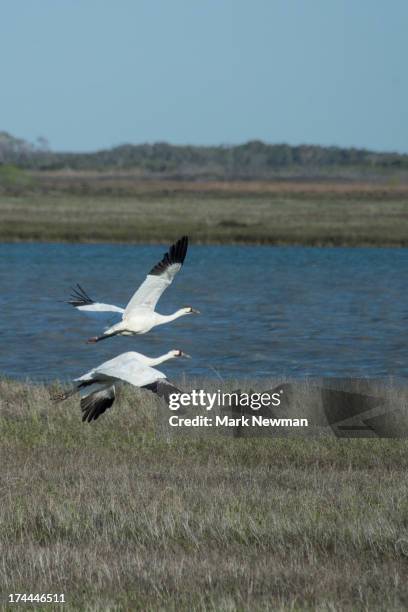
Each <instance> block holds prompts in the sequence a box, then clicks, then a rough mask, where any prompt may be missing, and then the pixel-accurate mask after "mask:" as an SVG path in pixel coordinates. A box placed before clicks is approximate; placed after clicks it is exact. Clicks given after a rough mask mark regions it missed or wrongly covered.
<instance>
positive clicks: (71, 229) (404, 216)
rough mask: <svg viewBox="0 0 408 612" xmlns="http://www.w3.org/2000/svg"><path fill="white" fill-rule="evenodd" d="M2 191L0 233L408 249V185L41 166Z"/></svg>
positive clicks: (12, 237)
mask: <svg viewBox="0 0 408 612" xmlns="http://www.w3.org/2000/svg"><path fill="white" fill-rule="evenodd" d="M33 181H34V182H33V183H32V184H31V186H30V188H29V189H28V188H27V187H24V189H23V190H21V191H19V189H15V190H13V189H11V190H9V191H8V193H3V195H0V214H1V218H2V224H1V227H0V240H2V241H17V240H42V241H70V242H71V241H72V242H96V241H100V242H168V241H171V240H173V239H174V238H177V237H178V236H180V235H181V234H182V233H187V234H189V235H190V236H191V237H192V239H193V240H194V241H195V242H196V243H200V242H201V243H249V244H251V243H252V244H276V245H281V244H300V245H310V246H315V245H317V246H320V245H331V246H333V245H334V246H335V245H347V246H407V244H408V184H402V183H397V184H393V183H392V182H388V183H387V184H376V183H373V182H367V183H364V182H354V183H353V182H347V183H346V182H343V183H342V182H333V181H332V182H330V181H328V182H321V181H320V182H307V181H303V182H302V181H291V182H290V181H289V182H288V181H275V182H269V183H265V182H259V181H254V182H234V183H227V182H225V183H223V182H210V181H209V182H191V181H190V182H187V181H165V180H163V181H147V180H139V179H138V178H137V177H135V176H134V175H128V174H122V175H121V174H119V175H118V174H117V173H115V174H114V175H109V174H98V173H73V174H70V173H68V172H61V173H48V174H47V173H41V176H40V177H39V176H37V177H34V178H33Z"/></svg>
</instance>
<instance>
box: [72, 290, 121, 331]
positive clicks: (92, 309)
mask: <svg viewBox="0 0 408 612" xmlns="http://www.w3.org/2000/svg"><path fill="white" fill-rule="evenodd" d="M67 303H68V304H71V306H73V307H74V308H76V309H77V310H79V311H80V312H83V313H85V314H88V315H91V316H92V317H93V318H96V319H98V320H99V321H101V322H103V323H105V324H106V325H108V324H109V325H113V324H114V323H116V322H119V321H120V320H121V318H122V315H123V313H124V312H125V309H124V308H121V307H120V306H114V305H113V304H104V303H103V302H95V301H94V300H93V299H92V298H90V297H89V295H88V294H87V293H86V291H85V290H84V289H83V288H82V287H81V285H79V284H78V285H77V286H76V287H74V288H73V289H72V293H71V297H70V299H69V300H68V301H67Z"/></svg>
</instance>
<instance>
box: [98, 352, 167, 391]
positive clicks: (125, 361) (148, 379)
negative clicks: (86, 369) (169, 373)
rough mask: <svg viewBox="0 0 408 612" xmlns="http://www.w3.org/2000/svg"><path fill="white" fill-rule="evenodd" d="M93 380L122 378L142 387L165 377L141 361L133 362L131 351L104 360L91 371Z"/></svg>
mask: <svg viewBox="0 0 408 612" xmlns="http://www.w3.org/2000/svg"><path fill="white" fill-rule="evenodd" d="M93 372H94V374H93V376H94V380H97V381H103V380H112V379H116V380H123V381H125V382H127V383H129V384H131V385H134V386H135V387H143V386H145V385H148V384H151V383H153V382H155V381H156V380H159V379H160V378H166V376H165V374H163V372H160V371H159V370H156V369H155V368H152V367H150V366H147V365H144V364H142V363H135V358H134V354H133V353H132V352H128V353H122V355H118V357H115V358H114V359H111V360H110V361H106V362H105V363H103V364H102V365H100V366H99V367H97V368H95V370H94V371H93Z"/></svg>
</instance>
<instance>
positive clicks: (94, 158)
mask: <svg viewBox="0 0 408 612" xmlns="http://www.w3.org/2000/svg"><path fill="white" fill-rule="evenodd" d="M0 165H12V166H16V167H18V168H21V169H25V170H47V171H52V170H75V171H81V170H93V171H121V170H125V171H129V170H132V171H136V172H137V173H138V174H139V173H140V175H141V176H155V177H157V178H160V176H163V177H171V178H180V179H183V178H193V179H194V178H197V179H199V178H203V179H226V180H234V179H241V180H248V179H268V178H273V177H276V176H277V175H279V173H280V172H286V173H288V172H289V173H293V175H303V176H314V175H319V174H324V173H325V172H327V173H330V174H333V172H335V171H336V170H339V171H340V174H341V173H342V172H344V170H354V171H356V172H357V173H360V172H363V173H364V172H368V173H370V174H372V173H379V174H381V173H382V172H385V173H386V174H388V173H389V171H392V170H394V171H401V170H402V171H404V170H408V155H401V154H397V153H376V152H372V151H367V150H364V149H352V148H351V149H342V148H339V147H321V146H315V145H300V146H289V145H287V144H266V143H264V142H261V141H259V140H254V141H251V142H247V143H246V144H242V145H235V146H225V145H221V146H187V145H186V146H185V145H171V144H168V143H165V142H159V143H156V144H139V145H132V144H124V145H121V146H118V147H113V148H111V149H104V150H101V151H95V152H92V153H58V152H54V151H51V150H50V149H49V147H48V145H47V142H46V141H45V140H44V139H39V140H38V141H37V143H36V144H35V145H33V144H30V143H27V142H26V141H24V140H21V139H17V138H14V137H13V136H11V135H10V134H8V133H6V132H0Z"/></svg>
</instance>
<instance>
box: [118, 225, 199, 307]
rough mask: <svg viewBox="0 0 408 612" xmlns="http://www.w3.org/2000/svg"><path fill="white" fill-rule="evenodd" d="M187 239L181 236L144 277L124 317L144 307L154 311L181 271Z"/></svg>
mask: <svg viewBox="0 0 408 612" xmlns="http://www.w3.org/2000/svg"><path fill="white" fill-rule="evenodd" d="M187 248H188V237H187V236H183V237H182V238H180V240H178V241H177V242H176V243H175V244H173V245H172V246H171V247H170V249H169V250H168V252H167V253H165V254H164V256H163V259H162V260H161V261H159V263H157V264H156V265H155V266H154V267H153V268H152V269H151V270H150V272H149V274H148V275H147V276H146V279H145V280H144V282H143V283H142V284H141V285H140V287H139V289H138V290H137V291H136V293H135V294H134V295H133V297H132V298H131V300H130V302H129V303H128V305H127V306H126V309H125V314H124V316H125V317H126V316H129V314H131V312H132V310H133V309H134V308H139V307H140V306H142V307H143V306H144V307H146V308H150V309H152V310H154V308H155V306H156V304H157V302H158V301H159V299H160V296H161V294H162V293H163V292H164V291H165V289H167V287H168V286H169V285H171V283H172V282H173V279H174V277H175V276H176V274H177V272H178V271H179V270H180V269H181V266H182V265H183V262H184V259H185V257H186V254H187Z"/></svg>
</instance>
